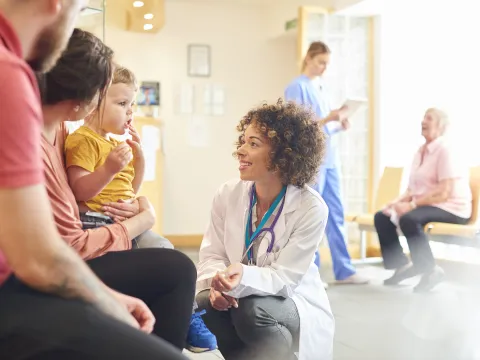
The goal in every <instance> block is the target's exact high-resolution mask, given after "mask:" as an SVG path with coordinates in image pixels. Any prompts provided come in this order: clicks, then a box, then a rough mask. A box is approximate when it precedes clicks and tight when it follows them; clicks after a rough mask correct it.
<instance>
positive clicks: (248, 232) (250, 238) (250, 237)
mask: <svg viewBox="0 0 480 360" xmlns="http://www.w3.org/2000/svg"><path fill="white" fill-rule="evenodd" d="M286 191H287V187H286V186H284V187H283V188H282V191H280V193H279V194H278V195H277V197H276V198H275V201H274V202H273V204H272V205H270V208H269V209H268V211H267V212H266V213H265V215H264V216H263V219H262V221H261V222H260V224H259V225H258V227H257V229H256V230H255V232H254V233H253V234H252V211H253V207H254V206H255V204H256V203H257V195H256V193H255V185H253V187H252V194H251V196H250V209H249V211H248V220H247V226H246V229H245V248H246V249H249V247H250V250H248V260H249V262H250V261H251V260H252V258H253V249H252V247H251V246H250V245H251V244H252V243H253V242H254V241H255V240H256V239H257V237H258V235H259V234H260V233H261V232H262V230H263V227H264V226H265V223H266V222H267V221H268V219H269V218H270V216H272V214H273V212H274V211H275V209H276V208H277V206H278V204H279V203H280V201H281V200H282V199H284V196H285V193H286ZM280 211H281V210H280ZM280 211H279V214H278V215H277V217H278V216H279V215H280ZM275 223H276V221H274V224H273V226H275Z"/></svg>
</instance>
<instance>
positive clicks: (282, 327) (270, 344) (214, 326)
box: [197, 290, 300, 360]
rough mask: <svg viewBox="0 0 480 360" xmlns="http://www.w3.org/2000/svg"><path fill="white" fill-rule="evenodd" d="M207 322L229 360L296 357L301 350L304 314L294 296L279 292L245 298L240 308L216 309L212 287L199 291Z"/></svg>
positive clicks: (198, 299)
mask: <svg viewBox="0 0 480 360" xmlns="http://www.w3.org/2000/svg"><path fill="white" fill-rule="evenodd" d="M197 303H198V307H199V308H200V310H206V311H207V313H206V314H205V315H204V316H203V320H204V321H205V324H206V325H207V327H208V328H209V329H210V331H211V332H212V333H213V334H214V335H215V336H216V337H217V342H218V349H219V350H220V352H221V353H222V355H223V357H224V358H225V359H226V360H265V359H272V360H292V359H294V358H295V357H294V356H295V355H294V352H295V351H298V341H299V335H300V318H299V315H298V311H297V306H296V305H295V302H294V301H293V300H292V299H284V298H282V297H276V296H248V297H245V298H241V299H240V300H239V302H238V309H235V308H231V309H230V310H228V311H218V310H215V309H214V308H213V307H212V305H211V304H210V300H209V290H204V291H202V292H200V293H199V294H198V295H197Z"/></svg>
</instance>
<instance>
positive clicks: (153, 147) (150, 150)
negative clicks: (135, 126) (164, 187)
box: [142, 125, 160, 181]
mask: <svg viewBox="0 0 480 360" xmlns="http://www.w3.org/2000/svg"><path fill="white" fill-rule="evenodd" d="M142 146H143V154H144V157H145V174H144V176H143V181H154V180H155V175H156V172H157V151H158V149H160V129H159V128H158V127H156V126H151V125H145V126H143V128H142Z"/></svg>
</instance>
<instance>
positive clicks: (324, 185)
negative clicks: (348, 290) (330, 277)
mask: <svg viewBox="0 0 480 360" xmlns="http://www.w3.org/2000/svg"><path fill="white" fill-rule="evenodd" d="M313 188H314V189H315V190H316V191H317V192H318V193H319V194H320V195H321V196H322V198H323V200H325V202H326V204H327V206H328V210H329V211H328V220H327V228H326V234H327V239H328V246H329V247H330V253H331V254H332V262H333V272H334V274H335V279H336V280H343V279H346V278H348V277H349V276H351V275H353V274H355V272H356V271H355V267H354V266H353V265H352V261H351V258H350V254H349V253H348V250H347V242H346V239H345V214H344V210H343V203H342V197H341V185H340V172H339V170H338V168H336V167H333V168H325V167H321V168H320V171H319V173H318V176H317V182H316V184H315V185H314V186H313ZM318 266H319V267H320V258H318Z"/></svg>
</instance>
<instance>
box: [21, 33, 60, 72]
mask: <svg viewBox="0 0 480 360" xmlns="http://www.w3.org/2000/svg"><path fill="white" fill-rule="evenodd" d="M62 30H63V26H59V27H57V28H55V27H50V28H48V29H46V30H44V31H43V32H42V33H41V34H40V35H39V36H38V38H37V41H36V44H35V48H34V49H35V50H34V58H33V59H30V60H29V61H28V64H29V65H30V67H31V68H32V69H33V70H34V71H38V72H48V71H49V70H51V69H52V68H53V67H54V66H55V64H56V63H57V60H58V59H59V58H60V56H61V55H62V53H63V50H64V49H65V47H66V45H67V43H68V37H66V36H65V34H64V31H62Z"/></svg>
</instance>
